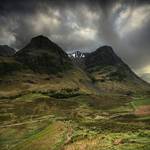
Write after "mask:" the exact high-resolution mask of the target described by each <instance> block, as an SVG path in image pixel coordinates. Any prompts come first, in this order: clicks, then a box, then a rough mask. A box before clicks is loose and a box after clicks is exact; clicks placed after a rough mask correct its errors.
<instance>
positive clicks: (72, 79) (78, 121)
mask: <svg viewBox="0 0 150 150" xmlns="http://www.w3.org/2000/svg"><path fill="white" fill-rule="evenodd" d="M107 48H108V49H107ZM105 58H107V59H106V60H105ZM77 63H81V66H82V67H81V66H77V65H76V63H74V62H72V61H71V59H70V58H69V57H68V56H67V54H66V53H65V52H64V51H63V50H62V49H61V48H60V47H59V46H58V45H56V44H55V43H53V42H52V41H50V40H49V39H48V38H46V37H43V36H38V37H35V38H33V39H32V40H31V41H30V43H29V44H27V46H25V47H24V48H23V49H21V50H20V51H18V52H17V53H15V54H14V55H13V56H9V57H8V56H4V55H3V56H2V55H1V56H0V149H1V150H8V149H9V150H137V149H139V150H149V149H150V146H149V145H150V141H149V138H150V117H149V115H150V92H149V91H150V90H149V85H148V84H147V83H145V82H144V81H142V80H141V79H140V78H139V77H137V76H136V75H135V74H134V73H133V72H132V71H131V70H130V68H129V67H128V66H127V65H126V64H125V63H124V62H123V61H122V60H121V59H120V58H119V57H118V56H116V55H115V53H114V52H113V51H112V49H111V50H110V47H105V50H104V48H102V49H101V48H100V49H98V50H97V51H95V52H93V53H91V54H86V57H84V60H83V59H82V62H81V61H80V60H79V61H78V62H77ZM83 63H85V64H83ZM82 64H83V65H82ZM83 67H84V68H83Z"/></svg>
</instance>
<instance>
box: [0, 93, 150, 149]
mask: <svg viewBox="0 0 150 150" xmlns="http://www.w3.org/2000/svg"><path fill="white" fill-rule="evenodd" d="M147 99H149V98H148V97H147ZM131 101H134V100H133V99H132V98H131V97H129V96H121V95H115V94H113V95H112V94H101V95H99V96H96V95H80V96H75V97H70V98H63V99H56V98H52V97H49V96H48V95H45V94H39V93H34V94H27V95H24V96H21V97H18V98H13V99H12V100H11V102H10V100H7V99H1V101H0V102H1V105H0V106H1V109H0V110H1V117H2V116H3V119H2V118H1V119H0V120H1V122H0V126H1V128H0V135H1V136H0V146H1V148H2V150H6V149H8V148H10V149H13V150H20V149H23V150H30V149H34V150H49V149H54V150H59V149H65V150H72V149H73V150H74V149H83V150H84V149H85V150H87V149H89V150H90V149H91V150H97V149H99V150H101V149H103V150H108V149H116V150H129V149H131V150H135V149H140V150H148V149H149V144H150V143H149V137H150V130H149V129H150V128H149V121H148V122H147V121H143V120H142V121H141V120H138V121H137V118H141V116H136V119H135V118H132V117H130V116H129V117H128V121H126V116H122V117H123V119H121V120H120V117H114V116H115V115H116V114H117V116H119V115H122V114H123V113H124V112H126V113H128V114H130V115H131V113H132V112H133V111H134V109H132V106H129V105H130V104H131ZM129 107H130V109H129ZM137 122H138V124H137ZM19 123H22V124H19ZM9 125H11V126H9ZM118 141H119V142H118Z"/></svg>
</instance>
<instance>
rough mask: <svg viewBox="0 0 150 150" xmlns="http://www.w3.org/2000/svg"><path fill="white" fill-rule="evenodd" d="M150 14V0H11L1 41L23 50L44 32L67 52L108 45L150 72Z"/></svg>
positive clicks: (0, 22) (0, 13) (2, 15)
mask: <svg viewBox="0 0 150 150" xmlns="http://www.w3.org/2000/svg"><path fill="white" fill-rule="evenodd" d="M149 16H150V3H149V0H5V1H3V2H1V3H0V44H8V45H10V46H13V47H15V48H17V49H20V48H22V47H23V46H24V45H25V44H26V43H28V41H29V40H30V38H32V37H33V36H36V35H39V34H44V35H46V36H48V37H49V38H50V39H51V40H53V41H54V42H56V43H58V44H59V45H60V46H62V47H63V48H64V50H66V51H70V50H74V49H82V50H83V51H85V50H88V51H91V50H95V49H96V48H97V47H99V46H101V45H104V44H106V45H111V46H112V47H113V48H114V49H115V51H116V52H117V54H118V55H119V56H121V57H122V58H123V59H124V60H125V61H126V62H127V63H128V64H129V65H130V66H131V67H132V68H133V69H136V70H137V71H139V72H140V70H143V68H145V67H146V68H147V70H148V68H149V72H150V60H149V55H150V42H149V39H150V31H149V26H150V17H149ZM148 65H149V67H147V66H148ZM144 70H145V69H144ZM141 72H142V71H141Z"/></svg>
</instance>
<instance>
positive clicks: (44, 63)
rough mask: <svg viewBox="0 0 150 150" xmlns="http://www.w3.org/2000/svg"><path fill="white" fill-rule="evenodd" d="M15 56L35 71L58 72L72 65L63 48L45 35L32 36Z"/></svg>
mask: <svg viewBox="0 0 150 150" xmlns="http://www.w3.org/2000/svg"><path fill="white" fill-rule="evenodd" d="M15 56H16V59H17V60H18V61H20V62H22V63H23V64H25V65H26V66H28V67H29V68H30V69H32V70H33V71H35V72H41V73H42V72H44V73H56V72H60V71H64V70H67V69H69V68H71V66H72V63H71V60H70V59H69V58H68V56H67V54H66V53H65V52H64V51H63V50H62V48H60V47H59V46H58V45H57V44H55V43H53V42H52V41H51V40H49V39H48V38H47V37H45V36H43V35H39V36H37V37H34V38H32V39H31V41H30V43H29V44H28V45H27V46H25V47H24V48H23V49H21V50H20V51H18V52H17V53H16V55H15Z"/></svg>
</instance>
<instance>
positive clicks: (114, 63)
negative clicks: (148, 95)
mask: <svg viewBox="0 0 150 150" xmlns="http://www.w3.org/2000/svg"><path fill="white" fill-rule="evenodd" d="M82 55H83V54H82V53H81V52H76V53H73V54H72V55H71V56H70V57H71V59H72V61H73V62H74V63H75V64H76V65H77V66H80V67H81V68H82V69H83V70H84V71H85V72H87V74H88V76H89V77H90V78H91V80H92V81H93V84H94V85H95V86H96V87H97V88H98V89H100V90H102V91H103V89H105V90H104V91H107V90H108V91H116V90H117V92H120V91H128V90H132V91H134V90H135V89H137V88H138V89H140V88H142V87H143V88H147V87H149V85H148V83H146V82H145V81H143V80H142V79H141V78H139V77H138V76H137V75H136V74H135V73H134V72H133V71H132V70H131V69H130V67H129V66H128V65H127V64H126V63H124V62H123V61H122V59H121V58H120V57H118V56H117V55H116V54H115V52H114V50H113V49H112V47H110V46H103V47H100V48H98V49H97V50H96V51H94V52H91V53H85V54H84V57H81V56H82ZM73 56H74V57H73Z"/></svg>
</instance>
